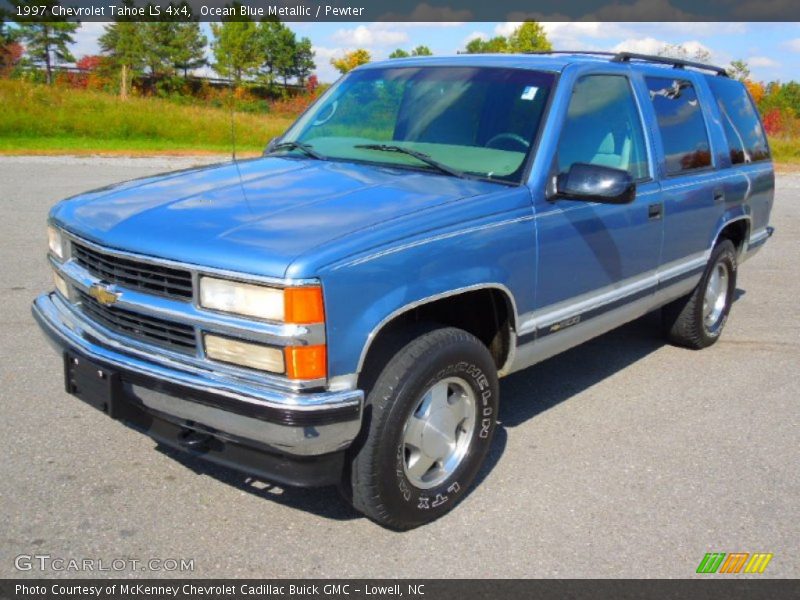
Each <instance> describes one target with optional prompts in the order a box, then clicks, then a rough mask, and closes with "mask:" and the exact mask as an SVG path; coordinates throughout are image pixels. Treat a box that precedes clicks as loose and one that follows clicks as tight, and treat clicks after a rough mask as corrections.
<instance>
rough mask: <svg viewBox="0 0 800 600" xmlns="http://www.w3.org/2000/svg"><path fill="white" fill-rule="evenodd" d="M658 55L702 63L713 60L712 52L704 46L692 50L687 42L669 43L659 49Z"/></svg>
mask: <svg viewBox="0 0 800 600" xmlns="http://www.w3.org/2000/svg"><path fill="white" fill-rule="evenodd" d="M658 55H659V56H668V57H670V58H677V59H680V60H694V61H697V62H702V63H707V62H711V52H709V51H708V50H706V49H705V48H703V47H702V46H697V47H696V48H695V49H694V50H691V49H690V48H689V47H688V46H687V45H686V44H667V45H666V46H664V47H662V48H661V50H659V51H658Z"/></svg>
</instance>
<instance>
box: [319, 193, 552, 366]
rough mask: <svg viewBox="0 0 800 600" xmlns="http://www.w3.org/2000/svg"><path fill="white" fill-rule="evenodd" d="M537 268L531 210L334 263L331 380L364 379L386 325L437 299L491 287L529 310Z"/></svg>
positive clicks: (327, 288) (329, 289) (328, 275)
mask: <svg viewBox="0 0 800 600" xmlns="http://www.w3.org/2000/svg"><path fill="white" fill-rule="evenodd" d="M535 269H536V252H535V226H534V220H533V214H532V212H531V209H530V207H529V206H527V207H521V208H518V209H517V210H514V211H510V212H506V213H503V214H502V215H493V216H491V217H484V218H481V219H476V220H474V221H471V222H468V223H460V224H458V225H454V226H451V227H448V228H446V229H441V230H437V231H434V232H427V233H424V234H420V235H416V236H413V237H409V238H406V239H403V240H400V241H398V242H394V243H392V244H390V245H387V246H385V247H380V248H373V249H371V250H369V251H366V252H363V253H360V254H358V255H355V256H351V257H349V258H348V259H346V260H344V261H342V262H340V263H338V264H334V265H331V266H330V267H328V268H327V269H325V271H324V272H323V273H321V278H322V280H323V286H324V293H325V311H326V321H327V339H328V371H329V375H330V376H331V377H336V376H341V375H348V374H353V373H358V372H359V371H360V369H361V367H362V364H363V361H364V358H365V356H366V353H367V350H368V348H369V345H370V343H371V341H372V340H374V338H375V337H376V336H377V334H378V332H379V331H380V330H381V329H382V328H383V327H385V326H386V325H387V324H388V323H389V322H391V320H392V319H393V318H395V317H397V316H399V315H401V314H403V313H404V312H405V311H407V310H411V309H412V308H414V307H416V306H419V305H421V304H424V303H426V302H430V301H432V300H436V299H439V298H442V297H446V296H450V295H453V294H457V293H461V292H465V291H469V290H474V289H479V288H485V287H489V288H496V289H499V290H501V291H502V292H503V293H505V294H506V295H508V297H509V301H510V303H511V306H512V307H513V308H514V311H515V313H517V314H518V313H521V312H524V311H525V310H528V308H529V304H532V302H533V297H534V296H533V293H534V283H535ZM515 317H516V314H515Z"/></svg>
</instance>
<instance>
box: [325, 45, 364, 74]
mask: <svg viewBox="0 0 800 600" xmlns="http://www.w3.org/2000/svg"><path fill="white" fill-rule="evenodd" d="M371 60H372V57H371V56H370V54H369V52H367V51H366V50H364V49H363V48H358V49H356V50H351V51H350V52H346V53H345V55H344V56H342V57H341V58H332V59H331V64H332V65H333V66H334V67H335V68H336V70H338V71H339V72H340V73H341V74H343V75H344V74H345V73H349V72H350V71H352V70H353V69H355V68H356V67H358V66H359V65H365V64H367V63H368V62H369V61H371Z"/></svg>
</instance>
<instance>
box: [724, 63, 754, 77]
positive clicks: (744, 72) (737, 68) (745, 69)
mask: <svg viewBox="0 0 800 600" xmlns="http://www.w3.org/2000/svg"><path fill="white" fill-rule="evenodd" d="M727 71H728V75H729V76H730V77H732V78H733V79H736V80H738V81H747V80H748V79H749V78H750V67H749V66H747V63H746V62H745V61H743V60H732V61H731V64H730V66H729V67H728V69H727Z"/></svg>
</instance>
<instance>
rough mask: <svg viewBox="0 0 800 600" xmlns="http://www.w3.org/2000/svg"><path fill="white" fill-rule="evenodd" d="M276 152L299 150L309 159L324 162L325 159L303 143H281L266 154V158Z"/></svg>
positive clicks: (309, 145)
mask: <svg viewBox="0 0 800 600" xmlns="http://www.w3.org/2000/svg"><path fill="white" fill-rule="evenodd" d="M278 150H300V152H302V153H303V154H305V155H306V156H310V157H311V158H316V159H317V160H326V157H325V156H323V155H322V154H320V153H319V152H317V151H316V150H314V148H313V147H312V146H311V144H305V143H303V142H281V143H280V144H275V146H273V147H272V148H271V149H270V151H269V152H267V156H268V155H270V154H274V153H275V152H277V151H278Z"/></svg>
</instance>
